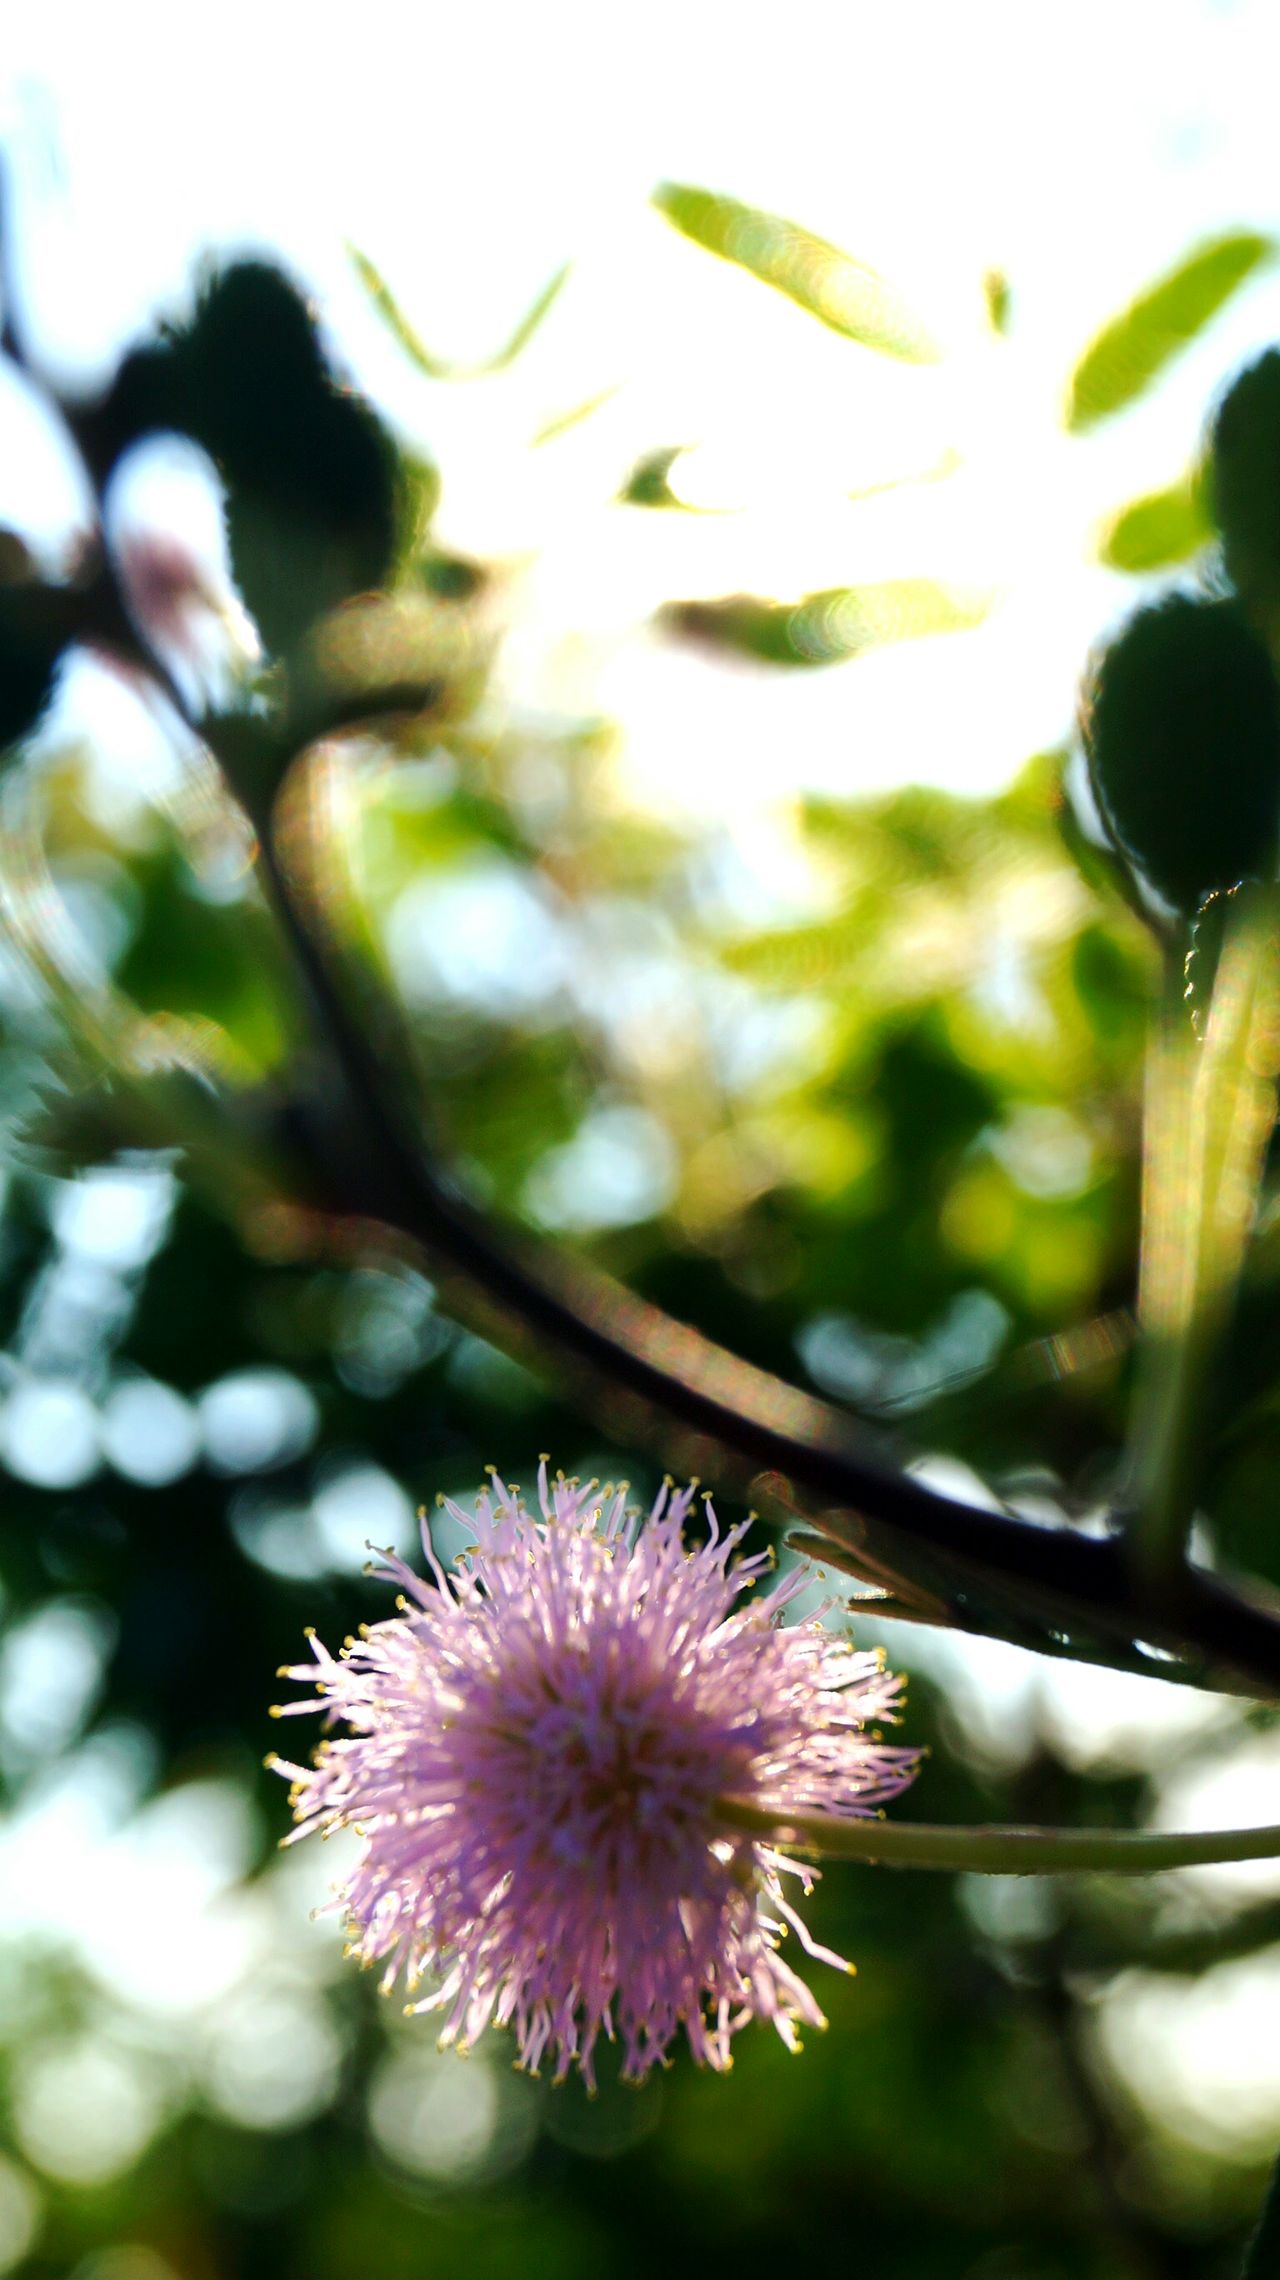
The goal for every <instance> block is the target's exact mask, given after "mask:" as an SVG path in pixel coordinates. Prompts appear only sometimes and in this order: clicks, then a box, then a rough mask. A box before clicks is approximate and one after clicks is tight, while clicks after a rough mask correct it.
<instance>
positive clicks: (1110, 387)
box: [1065, 230, 1274, 435]
mask: <svg viewBox="0 0 1280 2280" xmlns="http://www.w3.org/2000/svg"><path fill="white" fill-rule="evenodd" d="M1273 252H1274V244H1273V241H1272V240H1271V239H1270V238H1268V237H1262V236H1260V235H1259V234H1258V233H1257V232H1256V231H1254V230H1233V231H1231V232H1230V233H1229V234H1228V235H1226V236H1223V237H1218V238H1213V239H1211V240H1210V241H1209V243H1208V244H1206V245H1202V246H1199V247H1198V248H1197V249H1196V251H1195V252H1194V253H1192V254H1190V255H1189V256H1188V258H1187V259H1186V260H1185V261H1183V262H1181V263H1180V264H1179V265H1178V267H1177V268H1176V269H1172V270H1170V272H1169V274H1168V275H1167V276H1165V277H1161V278H1159V279H1158V280H1157V282H1156V283H1155V284H1154V285H1152V286H1150V287H1149V288H1148V290H1147V291H1146V292H1145V293H1141V294H1139V296H1138V298H1137V300H1135V301H1131V302H1130V304H1129V306H1128V308H1127V309H1124V310H1122V312H1121V314H1120V315H1119V316H1118V317H1113V318H1112V320H1111V322H1110V324H1107V325H1104V326H1103V328H1102V331H1101V332H1100V333H1098V334H1097V335H1096V337H1095V338H1094V339H1093V340H1092V341H1091V342H1090V343H1089V346H1088V348H1087V349H1086V350H1085V352H1084V355H1083V356H1082V357H1081V359H1080V362H1079V363H1078V364H1077V366H1076V368H1075V371H1074V372H1073V373H1072V375H1071V380H1070V384H1069V387H1068V391H1067V405H1066V412H1065V420H1066V425H1067V426H1068V428H1070V429H1071V431H1072V433H1073V434H1076V435H1079V434H1081V433H1082V432H1083V431H1084V430H1085V429H1087V428H1091V427H1094V426H1096V425H1097V423H1098V421H1099V420H1105V419H1109V418H1110V417H1111V415H1112V413H1113V412H1120V411H1123V410H1124V409H1125V406H1126V405H1128V404H1132V403H1134V402H1136V400H1137V398H1138V397H1139V396H1142V395H1145V393H1146V391H1147V389H1148V388H1149V387H1150V386H1151V385H1152V383H1153V381H1155V380H1157V379H1158V378H1159V376H1160V374H1161V373H1162V372H1163V371H1164V369H1165V366H1166V365H1168V364H1170V363H1172V361H1173V359H1174V357H1175V356H1177V355H1178V354H1179V353H1180V352H1181V350H1182V349H1184V348H1185V347H1186V346H1187V343H1188V342H1189V341H1191V340H1194V338H1195V336H1196V334H1197V333H1199V332H1203V330H1204V328H1205V326H1206V325H1207V324H1209V323H1210V321H1211V320H1212V319H1213V318H1214V317H1216V315H1217V314H1218V311H1219V309H1221V308H1222V307H1223V306H1224V304H1225V303H1226V302H1227V301H1229V300H1230V298H1231V295H1232V294H1233V293H1234V292H1236V290H1237V289H1238V287H1240V286H1241V285H1243V283H1244V281H1245V279H1246V278H1247V277H1251V276H1252V275H1253V273H1254V271H1255V270H1256V269H1258V268H1259V267H1260V265H1261V264H1262V262H1264V261H1266V260H1267V259H1268V258H1269V257H1270V256H1271V255H1272V253H1273Z"/></svg>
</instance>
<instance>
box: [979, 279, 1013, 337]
mask: <svg viewBox="0 0 1280 2280" xmlns="http://www.w3.org/2000/svg"><path fill="white" fill-rule="evenodd" d="M982 292H983V298H984V300H985V301H986V304H987V322H988V323H989V325H990V326H991V330H992V332H993V333H998V334H999V336H1000V338H1001V339H1003V338H1004V336H1005V334H1006V333H1007V332H1008V330H1009V318H1010V315H1011V313H1012V306H1013V295H1012V293H1011V291H1010V289H1009V280H1008V278H1007V277H1006V276H1005V273H1004V271H1003V269H988V270H987V271H986V273H985V275H984V277H983V280H982Z"/></svg>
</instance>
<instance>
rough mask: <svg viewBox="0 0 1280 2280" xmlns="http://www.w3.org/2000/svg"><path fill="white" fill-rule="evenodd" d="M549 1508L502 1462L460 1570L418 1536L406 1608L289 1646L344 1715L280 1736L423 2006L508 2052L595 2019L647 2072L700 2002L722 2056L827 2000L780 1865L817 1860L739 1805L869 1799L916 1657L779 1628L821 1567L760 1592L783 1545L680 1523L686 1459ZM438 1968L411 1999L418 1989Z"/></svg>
mask: <svg viewBox="0 0 1280 2280" xmlns="http://www.w3.org/2000/svg"><path fill="white" fill-rule="evenodd" d="M538 1493H539V1504H540V1507H541V1510H540V1514H538V1513H534V1512H531V1511H530V1510H529V1509H528V1508H527V1506H526V1505H525V1503H524V1502H523V1500H522V1498H521V1495H520V1492H519V1490H518V1489H515V1488H510V1489H509V1488H507V1487H505V1486H504V1485H503V1483H502V1482H501V1481H500V1480H498V1479H497V1477H496V1475H495V1476H494V1478H493V1484H492V1490H491V1491H486V1492H485V1493H483V1494H482V1495H481V1496H480V1497H479V1499H478V1501H477V1504H476V1508H475V1512H474V1515H471V1514H468V1513H464V1512H462V1511H461V1510H459V1508H458V1507H457V1506H456V1505H453V1504H450V1505H449V1506H448V1509H449V1511H450V1512H452V1514H453V1516H454V1518H455V1519H457V1520H460V1521H462V1522H463V1524H464V1525H465V1526H466V1527H467V1528H468V1529H469V1530H470V1531H471V1532H472V1533H473V1534H474V1537H475V1544H474V1548H468V1549H467V1550H466V1551H465V1552H464V1553H463V1554H462V1555H461V1556H460V1558H459V1560H458V1561H457V1563H456V1564H455V1566H454V1568H453V1570H452V1572H451V1573H448V1574H446V1573H445V1571H444V1570H443V1569H442V1568H441V1566H440V1564H439V1562H438V1561H437V1559H436V1558H435V1555H434V1553H433V1552H432V1549H431V1543H430V1538H429V1536H428V1534H427V1531H426V1528H425V1525H424V1529H423V1542H424V1547H425V1550H426V1555H427V1560H428V1562H429V1564H430V1567H431V1569H432V1573H433V1578H434V1580H433V1581H432V1582H431V1583H426V1582H424V1581H423V1580H422V1578H421V1577H419V1576H418V1575H416V1574H415V1573H414V1572H413V1570H412V1569H410V1568H409V1567H407V1566H406V1565H405V1563H404V1562H403V1561H402V1560H400V1559H398V1558H396V1557H395V1555H394V1554H391V1553H388V1554H386V1555H385V1556H384V1557H383V1559H382V1564H381V1566H380V1568H379V1570H378V1572H380V1573H382V1574H384V1575H385V1576H386V1577H387V1578H388V1580H391V1581H394V1582H395V1583H397V1584H398V1585H399V1586H400V1588H401V1594H402V1596H401V1597H400V1599H399V1601H398V1605H399V1607H400V1610H401V1612H400V1614H399V1615H398V1616H397V1617H396V1618H394V1619H392V1620H390V1621H387V1622H384V1623H378V1624H375V1625H374V1626H373V1628H372V1629H370V1628H368V1627H365V1628H364V1629H362V1631H361V1634H360V1636H359V1638H358V1639H352V1640H349V1641H348V1642H347V1645H346V1647H345V1648H344V1649H343V1651H342V1653H341V1655H339V1656H336V1657H335V1656H333V1655H331V1654H330V1653H329V1651H328V1649H327V1648H325V1647H324V1646H322V1645H321V1643H320V1642H319V1641H318V1640H317V1639H315V1638H314V1636H312V1652H313V1654H314V1657H315V1661H314V1663H312V1664H310V1665H307V1664H303V1665H300V1666H297V1667H295V1668H291V1669H290V1670H288V1671H287V1672H286V1673H284V1674H282V1675H286V1676H288V1677H290V1678H296V1679H299V1680H304V1681H312V1682H314V1684H315V1687H316V1689H317V1691H318V1694H319V1698H320V1699H319V1700H318V1701H304V1702H290V1703H287V1704H285V1705H284V1706H283V1708H282V1710H281V1711H280V1712H279V1714H280V1715H290V1714H294V1713H297V1712H305V1711H314V1710H320V1711H322V1712H324V1713H325V1715H326V1718H327V1722H328V1723H329V1724H330V1725H333V1726H337V1725H341V1726H343V1727H345V1728H346V1729H347V1730H346V1731H345V1732H344V1733H341V1734H339V1735H335V1736H333V1737H331V1738H326V1739H325V1740H323V1741H322V1742H321V1743H320V1745H319V1747H318V1749H317V1751H316V1753H315V1760H314V1764H313V1765H312V1766H310V1767H302V1766H296V1765H290V1764H287V1763H286V1762H285V1761H284V1760H282V1759H279V1758H274V1759H272V1760H271V1761H269V1762H271V1763H272V1764H273V1765H274V1766H275V1767H276V1769H277V1770H278V1771H279V1772H281V1773H283V1774H285V1775H286V1776H287V1777H288V1778H289V1779H290V1780H291V1781H292V1783H293V1789H292V1803H293V1809H294V1814H295V1818H296V1820H297V1822H298V1826H297V1828H296V1829H295V1830H293V1832H292V1834H291V1836H290V1838H288V1839H286V1842H292V1841H293V1840H294V1839H296V1838H298V1837H301V1836H306V1835H308V1834H309V1833H310V1832H312V1831H314V1830H320V1831H324V1832H328V1831H331V1830H334V1829H339V1828H354V1829H355V1830H356V1831H357V1832H358V1834H359V1836H360V1838H361V1840H362V1849H361V1853H360V1857H359V1859H358V1861H357V1863H356V1866H355V1867H354V1869H353V1871H352V1873H351V1874H350V1876H349V1878H348V1879H347V1881H346V1883H345V1885H344V1886H343V1887H342V1889H341V1890H340V1891H339V1893H338V1895H337V1904H338V1905H340V1906H341V1907H342V1908H343V1909H344V1911H345V1913H346V1915H347V1917H348V1919H349V1922H350V1937H351V1949H350V1952H352V1953H354V1954H355V1955H357V1956H358V1957H359V1958H360V1959H361V1961H362V1962H365V1963H373V1962H381V1963H382V1964H383V1967H384V1969H383V1976H382V1986H383V1988H384V1990H389V1989H390V1988H391V1987H392V1986H393V1984H394V1983H395V1982H396V1981H397V1979H400V1978H403V1980H404V1983H405V1985H406V1987H407V1989H408V1990H409V1991H410V1992H411V1993H413V1994H414V1995H415V1996H416V1997H417V1999H416V2000H415V2001H414V2002H413V2003H411V2004H410V2006H409V2008H410V2009H411V2010H414V2011H436V2012H439V2013H441V2014H442V2016H443V2033H442V2036H441V2041H442V2043H445V2044H449V2043H453V2044H456V2045H457V2046H458V2047H459V2048H460V2049H464V2048H466V2047H468V2046H469V2045H471V2044H473V2043H474V2042H475V2040H476V2038H477V2036H478V2035H479V2034H480V2033H481V2032H482V2031H483V2029H484V2028H485V2027H486V2026H488V2025H489V2024H490V2022H491V2021H492V2022H493V2023H495V2024H497V2025H500V2026H507V2025H509V2026H511V2027H512V2028H513V2029H514V2033H515V2041H516V2049H517V2057H518V2062H519V2063H520V2064H521V2065H523V2066H527V2067H529V2068H531V2069H534V2070H536V2069H537V2068H538V2066H539V2064H540V2062H541V2061H542V2060H543V2058H544V2057H545V2058H547V2059H549V2060H550V2061H551V2062H553V2064H554V2072H555V2078H556V2080H557V2081H560V2080H563V2078H564V2076H565V2075H566V2074H567V2073H568V2071H569V2069H570V2067H571V2066H572V2065H574V2064H575V2063H576V2064H577V2065H578V2066H579V2067H580V2068H581V2070H582V2073H583V2075H584V2077H585V2078H586V2080H587V2082H588V2084H590V2083H591V2081H592V2079H593V2054H594V2052H595V2048H596V2044H597V2041H598V2039H599V2036H600V2034H601V2033H602V2032H603V2033H604V2034H605V2035H606V2036H608V2037H609V2038H610V2039H613V2038H615V2037H616V2038H617V2039H618V2040H619V2041H620V2043H621V2051H622V2060H623V2072H624V2074H625V2075H626V2076H628V2077H629V2078H631V2079H633V2080H639V2079H641V2078H642V2077H643V2076H644V2075H646V2074H647V2073H648V2072H649V2069H650V2068H651V2067H652V2066H653V2065H654V2064H655V2063H657V2062H658V2061H660V2060H662V2059H663V2058H664V2057H665V2055H666V2052H667V2050H668V2047H669V2045H670V2044H671V2042H672V2040H673V2038H674V2037H675V2035H676V2034H677V2033H678V2031H679V2030H680V2029H681V2028H683V2030H684V2032H685V2034H686V2036H687V2037H688V2040H689V2044H690V2047H691V2049H692V2051H693V2054H694V2056H695V2058H698V2059H700V2060H703V2061H705V2062H706V2063H707V2064H708V2065H710V2066H713V2067H717V2068H726V2067H728V2065H729V2064H730V2045H731V2042H732V2038H733V2036H734V2035H735V2034H736V2033H737V2032H738V2030H739V2028H740V2027H742V2026H744V2025H745V2024H746V2022H747V2021H748V2020H749V2019H751V2018H753V2017H754V2018H762V2019H769V2020H771V2021H772V2022H773V2024H774V2026H775V2027H776V2028H777V2031H778V2033H779V2034H780V2035H781V2036H782V2039H783V2041H784V2042H785V2043H787V2044H788V2045H789V2046H790V2047H792V2048H795V2047H797V2045H798V2035H797V2029H798V2028H799V2027H800V2026H802V2025H809V2026H813V2027H820V2026H822V2025H823V2024H824V2023H825V2022H824V2020H823V2016H822V2013H821V2011H820V2010H819V2008H818V2005H817V2003H816V2001H815V2000H814V1997H813V1995H812V1994H811V1993H810V1991H809V1988H808V1987H807V1986H806V1985H805V1983H804V1981H803V1980H802V1979H801V1978H800V1977H799V1976H798V1975H797V1973H796V1972H795V1971H793V1970H792V1969H791V1967H790V1965H789V1964H788V1963H786V1962H785V1961H784V1960H783V1957H782V1955H781V1953H780V1952H779V1945H780V1942H781V1940H782V1938H783V1937H784V1936H785V1934H786V1931H787V1928H788V1926H790V1927H791V1928H792V1929H793V1930H794V1931H795V1933H796V1935H797V1937H798V1939H799V1942H800V1944H801V1946H802V1947H803V1948H804V1949H805V1950H806V1951H807V1952H808V1953H809V1954H810V1955H813V1956H818V1957H821V1958H822V1959H823V1960H824V1961H826V1962H829V1963H833V1964H835V1965H836V1967H837V1968H838V1969H840V1970H847V1969H849V1968H850V1967H849V1966H848V1965H846V1964H845V1963H844V1961H843V1959H842V1958H841V1957H839V1956H835V1955H832V1954H831V1953H830V1952H829V1950H827V1949H825V1948H821V1947H819V1946H817V1945H816V1943H815V1942H814V1941H813V1940H812V1939H811V1938H810V1936H809V1933H808V1931H807V1930H806V1928H805V1925H804V1923H803V1922H802V1920H801V1918H800V1916H799V1915H798V1914H797V1912H796V1910H795V1908H794V1907H793V1905H792V1903H791V1901H790V1900H789V1899H788V1898H787V1896H786V1893H785V1891H784V1887H783V1878H784V1877H785V1876H788V1875H790V1876H794V1877H796V1878H797V1879H798V1880H799V1883H800V1885H801V1887H802V1889H803V1890H804V1891H805V1892H808V1891H809V1890H810V1889H811V1887H812V1883H813V1878H814V1874H815V1871H814V1870H813V1869H811V1868H808V1867H805V1866H803V1865H801V1864H800V1863H798V1862H796V1861H794V1860H791V1859H789V1858H788V1857H787V1856H786V1855H785V1854H783V1853H782V1852H780V1851H779V1850H777V1848H776V1847H775V1846H774V1845H772V1844H770V1843H769V1842H768V1841H763V1840H761V1839H760V1838H759V1837H758V1836H756V1835H754V1834H749V1833H747V1832H745V1831H744V1830H743V1829H741V1828H738V1827H735V1826H734V1824H733V1821H732V1819H731V1817H730V1816H729V1814H727V1813H726V1811H725V1809H724V1807H725V1803H726V1801H728V1802H729V1803H730V1804H731V1805H732V1804H734V1803H736V1804H739V1805H743V1804H745V1805H748V1806H751V1807H754V1808H756V1809H757V1810H758V1811H759V1812H761V1813H763V1814H767V1815H768V1816H769V1817H770V1818H771V1819H772V1820H774V1821H775V1822H776V1824H777V1825H779V1826H784V1825H785V1824H786V1822H787V1819H788V1816H789V1815H794V1814H803V1813H806V1812H813V1811H820V1812H826V1813H838V1814H842V1815H846V1816H850V1817H854V1816H857V1817H865V1816H868V1815H874V1814H875V1813H877V1812H878V1810H879V1809H880V1807H881V1805H882V1804H883V1802H884V1801H885V1800H886V1799H887V1798H890V1797H892V1796H894V1795H896V1794H897V1792H898V1791H900V1790H901V1789H903V1788H904V1787H905V1786H906V1784H907V1783H908V1782H909V1781H910V1780H911V1778H912V1775H913V1774H914V1772H915V1770H916V1763H917V1754H918V1753H917V1752H915V1751H913V1750H909V1749H901V1748H892V1747H889V1746H887V1745H886V1744H885V1743H884V1742H883V1741H882V1739H881V1738H880V1736H879V1734H878V1733H877V1732H875V1731H874V1730H869V1729H874V1728H875V1726H876V1722H877V1721H878V1720H880V1719H892V1718H893V1717H894V1716H895V1714H896V1710H897V1706H898V1702H899V1696H900V1692H901V1684H902V1682H901V1680H899V1679H897V1678H894V1677H892V1676H889V1675H886V1673H885V1670H884V1666H883V1659H882V1657H881V1656H880V1655H879V1654H876V1653H870V1654H868V1653H858V1652H855V1651H854V1649H853V1648H852V1647H850V1646H849V1645H848V1644H847V1643H846V1642H845V1641H844V1640H842V1639H840V1638H838V1637H837V1636H835V1635H834V1634H833V1633H832V1632H831V1631H829V1630H827V1629H825V1628H824V1627H823V1625H822V1624H821V1622H820V1621H818V1620H816V1619H815V1620H812V1621H809V1622H805V1623H798V1622H795V1623H790V1624H787V1625H785V1626H784V1625H783V1624H782V1623H781V1621H780V1618H781V1616H782V1613H783V1610H784V1608H785V1607H786V1606H787V1605H788V1603H789V1602H790V1601H791V1600H792V1599H794V1598H795V1597H796V1595H797V1593H798V1592H800V1591H802V1590H803V1589H804V1588H805V1586H806V1584H807V1582H808V1580H809V1578H808V1574H807V1573H806V1572H805V1571H803V1570H801V1571H797V1572H796V1573H795V1574H793V1575H792V1576H790V1577H788V1578H787V1579H786V1580H785V1581H784V1582H782V1583H781V1584H777V1585H775V1586H774V1587H773V1588H772V1590H770V1591H768V1592H767V1593H765V1594H762V1595H761V1596H760V1597H759V1598H757V1599H752V1598H748V1597H747V1594H748V1593H749V1592H750V1591H751V1589H752V1587H753V1586H754V1585H755V1584H757V1583H758V1582H759V1580H760V1578H761V1576H762V1575H763V1574H764V1573H765V1572H766V1570H767V1569H768V1567H769V1566H770V1564H771V1555H770V1554H768V1553H764V1554H762V1555H756V1556H754V1557H750V1558H741V1559H737V1560H735V1559H734V1554H735V1552H736V1551H737V1548H738V1546H739V1544H740V1542H741V1540H742V1537H743V1535H744V1533H745V1529H743V1528H735V1529H732V1530H730V1531H729V1532H728V1533H727V1534H723V1535H722V1534H721V1533H720V1532H719V1530H718V1528H717V1525H716V1521H715V1518H714V1515H713V1514H712V1512H711V1508H710V1504H709V1503H708V1506H707V1513H708V1522H709V1539H708V1540H707V1541H706V1542H703V1543H700V1544H698V1545H697V1546H696V1547H694V1548H692V1549H690V1548H687V1547H686V1545H685V1542H684V1537H683V1528H684V1521H685V1518H686V1515H687V1513H688V1510H689V1506H690V1503H691V1501H692V1497H693V1491H692V1489H682V1490H680V1491H673V1490H672V1489H671V1488H670V1486H669V1485H668V1486H667V1487H666V1488H664V1489H663V1490H662V1491H661V1493H660V1495H659V1497H658V1500H657V1503H656V1504H655V1505H654V1508H653V1511H652V1513H651V1514H650V1515H649V1517H648V1519H647V1521H644V1522H643V1523H641V1521H640V1516H639V1515H637V1514H635V1513H634V1512H631V1513H629V1512H628V1510H627V1507H626V1502H625V1490H622V1489H619V1490H614V1489H612V1488H608V1489H605V1490H604V1491H601V1490H600V1489H599V1488H598V1486H597V1485H596V1484H595V1483H594V1482H592V1483H589V1484H588V1485H587V1486H586V1487H582V1486H580V1485H579V1484H578V1483H577V1482H576V1481H566V1480H565V1479H563V1478H558V1479H557V1480H555V1481H554V1482H551V1483H548V1480H547V1473H546V1466H545V1464H544V1465H543V1466H542V1468H541V1469H540V1471H539V1476H538ZM420 1988H422V1989H425V1992H423V1993H422V1994H421V1995H420V1996H418V1995H417V1991H418V1990H419V1989H420Z"/></svg>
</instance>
